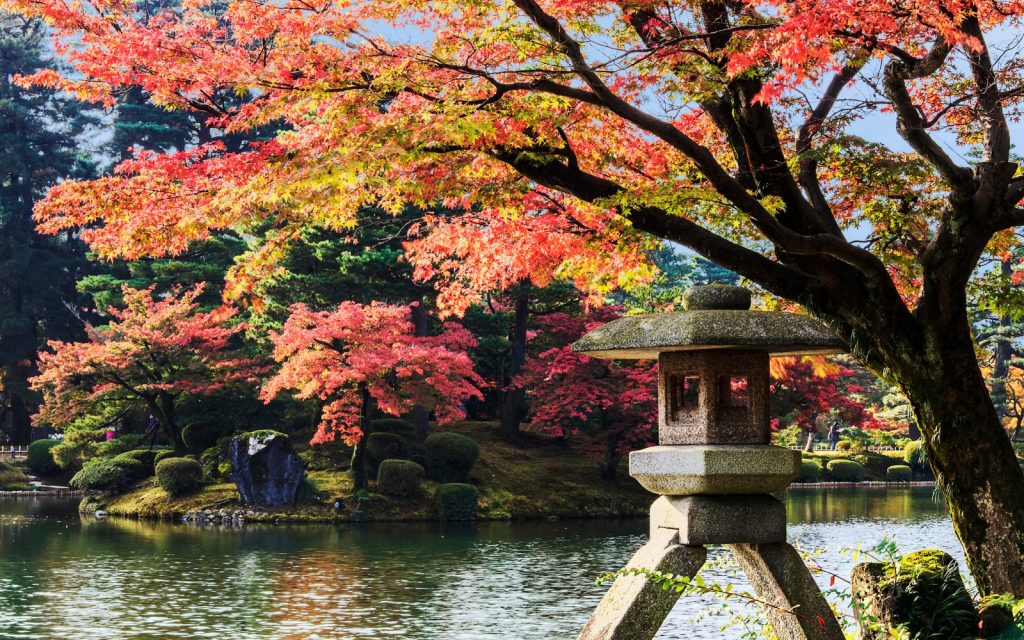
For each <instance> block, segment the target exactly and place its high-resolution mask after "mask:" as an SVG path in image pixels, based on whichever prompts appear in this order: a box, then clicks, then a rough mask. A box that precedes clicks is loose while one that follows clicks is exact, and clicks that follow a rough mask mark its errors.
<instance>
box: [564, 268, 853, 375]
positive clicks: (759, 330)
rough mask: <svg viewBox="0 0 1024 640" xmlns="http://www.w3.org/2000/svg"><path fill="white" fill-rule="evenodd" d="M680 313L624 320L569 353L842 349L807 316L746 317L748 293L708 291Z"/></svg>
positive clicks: (696, 292)
mask: <svg viewBox="0 0 1024 640" xmlns="http://www.w3.org/2000/svg"><path fill="white" fill-rule="evenodd" d="M683 308H684V309H685V310H684V311H677V312H673V313H653V314H645V315H639V316H629V317H625V318H619V319H617V320H612V321H611V322H609V323H607V324H604V325H602V326H600V327H598V328H597V329H594V330H593V331H591V332H589V333H587V334H586V335H584V336H583V337H582V338H580V339H579V340H577V341H576V342H575V343H573V345H572V349H573V351H577V352H580V353H586V354H587V355H591V356H594V357H598V358H616V359H645V360H646V359H651V360H653V359H657V357H658V354H659V353H662V352H665V351H692V350H697V349H743V350H748V351H767V352H769V353H770V354H771V355H777V356H790V355H812V354H829V353H843V352H845V351H846V344H845V343H844V342H843V340H842V339H840V338H839V337H838V336H836V335H835V334H834V333H832V332H831V331H829V329H828V328H827V327H826V326H825V325H823V324H821V323H820V322H818V321H817V320H814V319H813V318H810V317H808V316H803V315H799V314H796V313H787V312H782V311H751V310H750V290H749V289H745V288H743V287H734V286H724V285H709V286H700V287H691V288H690V289H687V290H686V292H685V293H684V294H683Z"/></svg>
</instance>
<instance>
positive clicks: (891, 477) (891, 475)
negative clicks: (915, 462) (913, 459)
mask: <svg viewBox="0 0 1024 640" xmlns="http://www.w3.org/2000/svg"><path fill="white" fill-rule="evenodd" d="M913 479H914V470H913V469H911V468H910V467H908V466H907V465H905V464H894V465H892V466H891V467H889V468H888V469H886V470H885V480H886V482H910V481H911V480H913Z"/></svg>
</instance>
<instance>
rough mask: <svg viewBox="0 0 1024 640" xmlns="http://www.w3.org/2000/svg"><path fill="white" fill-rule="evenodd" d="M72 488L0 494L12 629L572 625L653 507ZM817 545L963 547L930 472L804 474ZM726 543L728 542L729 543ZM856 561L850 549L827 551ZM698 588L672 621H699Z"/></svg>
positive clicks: (27, 634) (808, 524)
mask: <svg viewBox="0 0 1024 640" xmlns="http://www.w3.org/2000/svg"><path fill="white" fill-rule="evenodd" d="M68 506H69V505H68V503H66V502H61V501H53V500H14V501H2V502H0V639H16V638H18V639H20V638H32V639H39V638H54V639H56V638H69V639H71V638H74V639H78V638H83V637H89V638H139V639H153V640H156V639H172V638H173V639H177V638H181V639H185V638H190V639H191V638H215V637H216V638H225V637H227V638H232V639H238V640H247V639H250V638H251V639H256V638H259V639H261V640H262V639H267V638H273V639H292V638H295V639H298V638H331V639H353V640H356V639H359V640H362V639H370V638H387V637H401V638H409V639H422V640H427V639H430V640H434V639H449V638H450V639H454V640H463V639H465V640H470V639H474V640H475V639H482V640H485V639H490V638H494V639H497V638H519V639H523V640H534V639H535V640H541V639H543V640H549V639H554V638H573V637H575V634H576V632H577V631H578V629H579V628H580V626H581V625H582V624H583V622H584V621H585V620H586V618H587V616H588V614H589V612H590V610H591V609H592V608H593V607H594V605H595V604H596V603H597V601H598V600H599V599H600V597H601V594H602V592H603V589H602V588H599V587H596V586H595V585H594V578H595V576H597V575H598V574H600V573H602V572H604V571H607V570H610V569H614V568H616V567H617V566H620V565H621V564H622V563H623V562H624V561H625V560H626V559H627V558H628V557H629V555H630V554H631V553H632V552H633V551H634V550H635V549H636V547H638V546H639V545H640V544H642V543H643V541H644V537H645V531H646V523H645V522H642V521H625V522H623V521H581V522H540V523H514V524H510V523H483V524H480V525H477V526H463V527H442V526H440V525H436V524H368V525H365V526H361V527H328V526H305V527H303V526H284V527H261V526H249V527H245V528H242V529H238V530H231V529H214V530H204V529H198V528H195V527H187V526H182V525H176V524H167V523H164V524H159V523H145V522H135V521H126V520H115V519H110V520H106V521H102V522H97V521H95V520H91V519H84V520H80V519H79V517H78V515H77V513H75V512H74V510H73V508H72V509H69V508H68ZM787 509H788V514H789V520H790V523H791V528H790V530H791V538H793V539H794V540H797V541H799V543H800V544H801V545H803V546H805V547H813V548H817V547H823V546H835V545H852V544H855V543H857V542H867V543H870V542H874V541H877V540H878V539H879V538H881V537H882V536H883V535H892V536H895V537H896V539H897V541H898V542H900V544H901V545H902V546H903V547H904V548H905V549H906V550H910V549H916V548H921V547H925V546H940V547H943V548H946V549H949V550H951V551H958V546H957V545H956V541H955V538H954V537H953V533H952V527H951V526H950V524H949V521H948V518H947V517H946V515H945V511H944V508H943V507H942V505H940V504H936V503H935V502H934V501H933V500H932V496H931V490H929V489H923V490H921V489H912V490H911V489H900V490H885V489H878V490H875V489H870V490H847V491H839V490H825V491H820V490H815V491H812V490H794V491H791V492H790V495H789V497H788V500H787ZM715 553H717V552H715ZM826 560H827V561H828V562H831V563H832V568H835V569H837V570H839V571H840V572H847V573H848V571H849V566H848V565H849V561H848V560H846V559H843V558H839V557H838V556H835V554H829V555H828V556H826ZM700 608H701V604H700V603H699V602H698V601H694V600H686V601H683V602H681V603H680V605H679V606H677V607H676V609H675V610H674V611H673V613H672V615H671V617H670V619H669V620H668V621H667V622H666V625H665V627H664V628H663V630H662V633H661V635H660V636H659V637H664V638H684V637H685V638H722V637H730V634H728V633H726V634H723V633H721V632H719V631H718V630H717V629H716V624H715V622H714V621H713V620H712V621H707V620H705V621H703V622H702V623H701V624H700V626H696V627H695V626H693V625H692V624H691V623H690V620H691V618H692V616H693V615H694V613H695V612H696V611H697V610H699V609H700Z"/></svg>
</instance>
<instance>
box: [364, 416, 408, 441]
mask: <svg viewBox="0 0 1024 640" xmlns="http://www.w3.org/2000/svg"><path fill="white" fill-rule="evenodd" d="M370 432H371V433H380V432H384V433H394V434H396V435H400V436H402V437H403V438H411V437H413V436H414V435H415V434H416V425H414V424H413V423H412V422H409V421H408V420H403V419H402V418H377V419H376V420H371V421H370Z"/></svg>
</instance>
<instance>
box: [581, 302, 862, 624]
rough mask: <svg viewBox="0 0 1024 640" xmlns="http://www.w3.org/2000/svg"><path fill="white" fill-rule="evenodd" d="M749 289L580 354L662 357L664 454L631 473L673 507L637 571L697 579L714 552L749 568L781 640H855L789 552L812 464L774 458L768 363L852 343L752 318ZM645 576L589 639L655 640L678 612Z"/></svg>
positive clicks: (644, 454)
mask: <svg viewBox="0 0 1024 640" xmlns="http://www.w3.org/2000/svg"><path fill="white" fill-rule="evenodd" d="M750 300H751V298H750V292H749V291H747V290H745V289H742V288H739V287H718V286H712V287H694V288H692V289H690V290H688V291H687V292H686V293H685V294H684V296H683V305H684V308H685V311H682V312H677V313H664V314H657V315H651V316H633V317H628V318H620V319H618V320H615V321H613V322H610V323H608V324H606V325H604V326H602V327H599V328H597V329H595V330H594V331H591V332H590V333H588V334H587V335H585V336H584V337H583V338H581V339H580V340H579V341H578V342H577V343H576V344H574V345H573V349H574V350H576V351H579V352H583V353H589V354H591V355H593V356H597V357H608V358H654V357H656V358H658V442H659V446H656V447H651V448H649V449H644V450H641V451H634V452H632V453H630V454H629V473H630V475H631V476H633V477H634V478H636V480H637V481H638V482H639V483H640V484H641V485H643V487H644V488H646V489H647V490H648V491H650V492H651V493H653V494H655V495H658V496H660V497H659V498H658V499H657V500H655V502H654V504H653V505H652V506H651V538H650V542H648V543H647V544H646V545H645V546H644V547H643V548H642V549H641V550H640V551H639V552H638V553H637V554H636V555H635V556H633V559H632V560H630V562H629V564H628V565H627V568H643V569H648V570H653V571H662V572H665V573H672V574H675V575H685V576H693V575H695V574H696V573H697V571H698V570H699V569H700V567H701V566H702V565H703V563H704V561H705V559H706V551H705V549H704V545H725V546H726V547H727V548H728V549H729V551H730V552H731V553H732V554H733V555H734V556H735V557H736V559H737V560H738V561H739V564H740V567H741V568H742V569H743V572H744V573H745V574H746V575H747V578H748V579H749V580H750V583H751V584H752V585H753V587H754V590H755V591H756V593H757V594H758V597H759V598H760V599H761V600H763V601H764V602H765V603H767V605H768V606H767V615H768V622H769V623H770V624H771V625H772V627H773V628H774V630H775V634H776V636H777V637H778V638H779V640H842V638H843V633H842V630H841V628H840V627H839V623H838V622H837V621H836V618H835V615H834V614H833V612H832V610H831V608H830V607H829V605H828V602H827V601H826V600H825V598H824V596H823V595H822V593H821V590H820V589H819V588H818V586H817V584H816V583H815V582H814V579H813V578H812V577H811V573H810V571H809V570H808V568H807V566H806V565H805V564H804V562H803V559H802V558H801V557H800V555H799V554H798V553H797V551H796V549H794V548H793V547H792V546H791V545H790V544H789V543H788V542H787V541H786V509H785V505H783V503H782V502H781V501H780V500H778V499H777V498H775V497H774V496H773V495H771V494H774V493H777V492H779V491H782V490H784V489H785V488H786V487H787V486H788V485H789V483H790V482H792V481H793V479H794V478H795V477H796V476H797V474H798V473H799V471H800V453H799V452H798V451H791V450H789V449H783V448H780V447H775V446H772V445H771V444H769V443H770V441H771V431H770V428H769V415H768V404H769V403H768V401H769V382H770V381H769V367H768V365H769V358H770V356H771V355H772V354H776V355H805V354H814V353H837V352H839V351H842V350H843V344H842V342H841V341H839V340H838V339H837V338H836V337H835V336H833V335H831V334H830V333H829V332H828V330H827V329H826V328H825V327H823V326H821V325H820V324H818V323H816V322H815V321H813V320H812V319H810V318H807V317H805V316H798V315H795V314H791V313H774V312H755V311H750ZM678 597H679V596H678V594H677V593H676V592H675V591H664V590H662V589H661V588H660V587H658V586H657V585H656V584H654V583H653V582H652V581H650V580H648V579H647V578H645V577H643V576H639V575H622V576H620V577H619V578H618V579H616V580H615V582H614V584H612V587H611V589H609V591H608V593H607V594H606V595H605V597H604V599H603V600H602V601H601V603H600V604H599V605H598V607H597V610H596V611H595V612H594V614H593V616H592V617H591V618H590V621H589V622H588V623H587V625H586V627H585V628H584V629H583V632H582V634H580V636H579V638H580V640H651V638H653V637H654V636H655V635H656V634H657V632H658V629H660V628H661V625H662V623H663V622H664V620H665V618H666V617H667V616H668V614H669V612H670V611H671V609H672V606H673V604H674V603H675V602H676V600H677V599H678Z"/></svg>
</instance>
